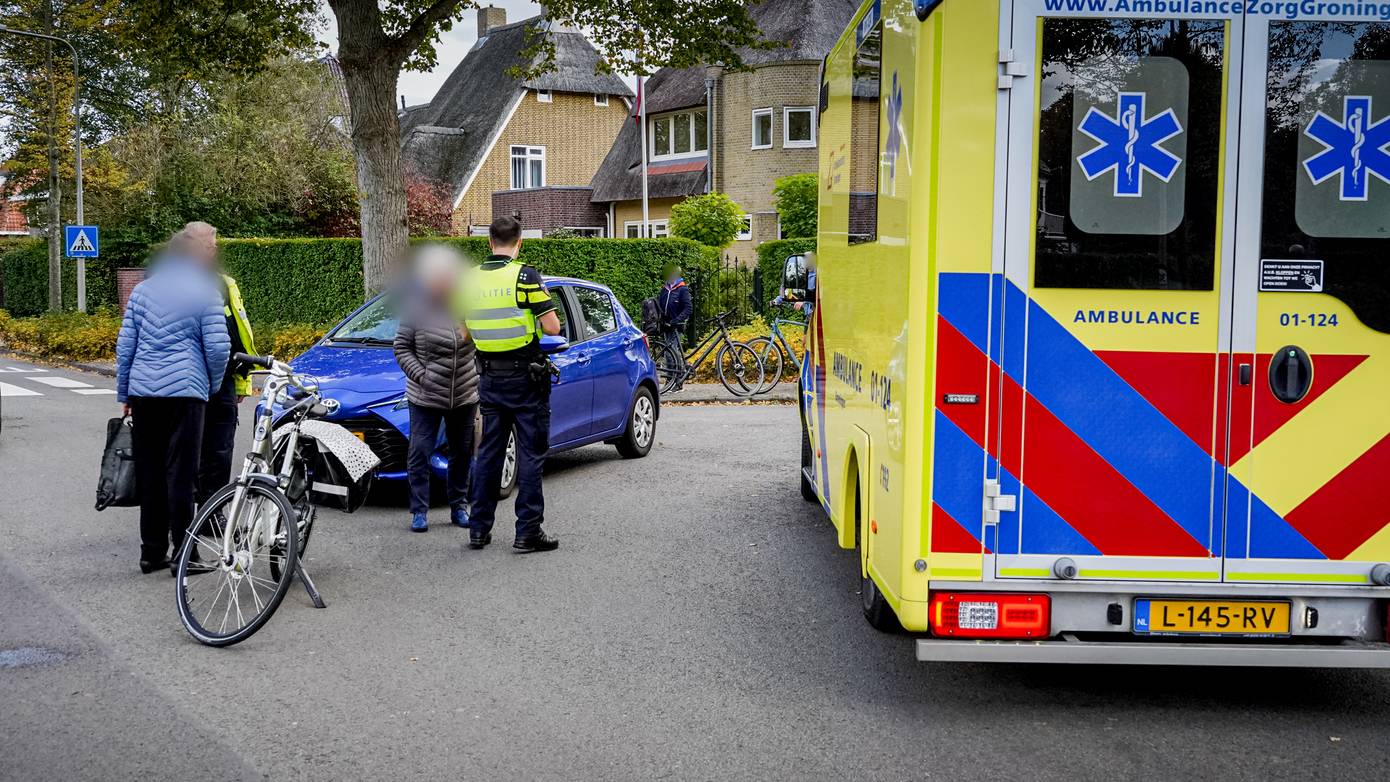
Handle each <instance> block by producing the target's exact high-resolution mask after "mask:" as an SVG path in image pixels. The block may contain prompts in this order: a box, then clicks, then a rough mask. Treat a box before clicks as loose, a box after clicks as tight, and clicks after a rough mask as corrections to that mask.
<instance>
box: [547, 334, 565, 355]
mask: <svg viewBox="0 0 1390 782" xmlns="http://www.w3.org/2000/svg"><path fill="white" fill-rule="evenodd" d="M569 349H570V341H569V340H567V339H565V338H564V337H561V336H559V335H558V334H557V335H555V336H551V335H549V334H543V335H541V352H542V353H544V354H546V355H547V356H549V355H553V354H555V353H564V352H565V351H566V350H569Z"/></svg>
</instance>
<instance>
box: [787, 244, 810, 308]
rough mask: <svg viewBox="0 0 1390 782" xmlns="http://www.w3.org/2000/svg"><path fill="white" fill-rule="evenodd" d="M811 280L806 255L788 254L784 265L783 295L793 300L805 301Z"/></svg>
mask: <svg viewBox="0 0 1390 782" xmlns="http://www.w3.org/2000/svg"><path fill="white" fill-rule="evenodd" d="M810 282H811V281H810V270H809V269H808V268H807V264H806V256H804V255H791V256H788V257H787V260H786V262H785V263H783V265H782V297H783V298H785V299H789V300H791V301H805V300H806V290H807V289H808V288H810V287H811V284H810Z"/></svg>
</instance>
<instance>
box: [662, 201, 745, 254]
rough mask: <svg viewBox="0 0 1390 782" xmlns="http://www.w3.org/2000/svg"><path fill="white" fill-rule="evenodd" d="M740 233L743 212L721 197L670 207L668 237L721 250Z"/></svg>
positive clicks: (682, 202) (681, 203)
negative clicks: (669, 233) (688, 240)
mask: <svg viewBox="0 0 1390 782" xmlns="http://www.w3.org/2000/svg"><path fill="white" fill-rule="evenodd" d="M741 230H743V209H742V208H741V207H739V205H738V204H736V203H734V201H733V199H731V198H729V197H728V196H727V195H724V194H723V193H705V194H704V195H698V196H693V197H691V198H687V199H685V200H684V201H681V202H680V203H678V204H676V205H675V206H673V207H671V235H672V236H679V237H681V238H684V239H691V240H694V241H697V242H699V243H700V244H703V245H705V246H707V247H714V248H717V249H721V250H722V249H724V248H725V247H728V246H729V245H731V244H733V242H734V239H735V238H736V237H737V236H738V232H739V231H741Z"/></svg>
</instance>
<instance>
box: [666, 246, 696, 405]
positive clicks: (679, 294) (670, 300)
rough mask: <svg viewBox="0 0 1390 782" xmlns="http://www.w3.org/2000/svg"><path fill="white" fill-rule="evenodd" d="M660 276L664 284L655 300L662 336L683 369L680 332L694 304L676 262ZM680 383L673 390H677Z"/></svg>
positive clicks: (683, 351)
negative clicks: (657, 304) (657, 305)
mask: <svg viewBox="0 0 1390 782" xmlns="http://www.w3.org/2000/svg"><path fill="white" fill-rule="evenodd" d="M662 278H663V279H664V280H665V284H664V285H662V286H661V293H659V294H657V302H658V303H659V304H660V305H661V315H662V321H663V323H664V324H665V326H664V329H663V334H662V336H663V337H664V338H665V339H666V344H668V345H670V346H671V350H673V351H675V353H676V360H677V361H678V362H679V363H678V364H677V366H678V367H679V368H680V369H681V370H682V371H683V370H684V369H685V350H684V348H682V347H681V332H682V331H685V324H686V321H688V320H690V315H691V313H692V312H694V311H695V306H694V304H693V303H692V302H691V299H690V286H688V285H686V284H685V278H684V277H682V276H681V267H679V266H677V265H676V264H674V263H672V264H667V265H666V268H664V269H662ZM679 389H680V385H679V384H678V385H677V386H676V389H675V390H679Z"/></svg>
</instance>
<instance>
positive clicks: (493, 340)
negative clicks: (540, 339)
mask: <svg viewBox="0 0 1390 782" xmlns="http://www.w3.org/2000/svg"><path fill="white" fill-rule="evenodd" d="M520 277H521V264H519V263H516V262H515V261H513V262H512V263H509V264H507V265H505V266H500V267H498V268H496V269H483V268H477V269H474V270H473V272H472V273H471V274H468V275H465V278H464V287H463V291H462V300H463V304H462V309H463V320H464V323H465V324H466V325H467V326H468V333H469V335H470V336H471V337H472V338H473V344H474V345H475V346H477V348H478V350H480V351H482V352H484V353H501V352H504V351H508V350H516V349H517V348H523V347H526V346H527V345H529V344H531V341H532V340H534V339H535V338H536V333H537V330H536V315H535V313H533V312H531V310H530V309H529V308H522V307H521V306H519V305H518V304H517V300H516V299H517V296H516V286H517V281H518V280H519V279H520Z"/></svg>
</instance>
